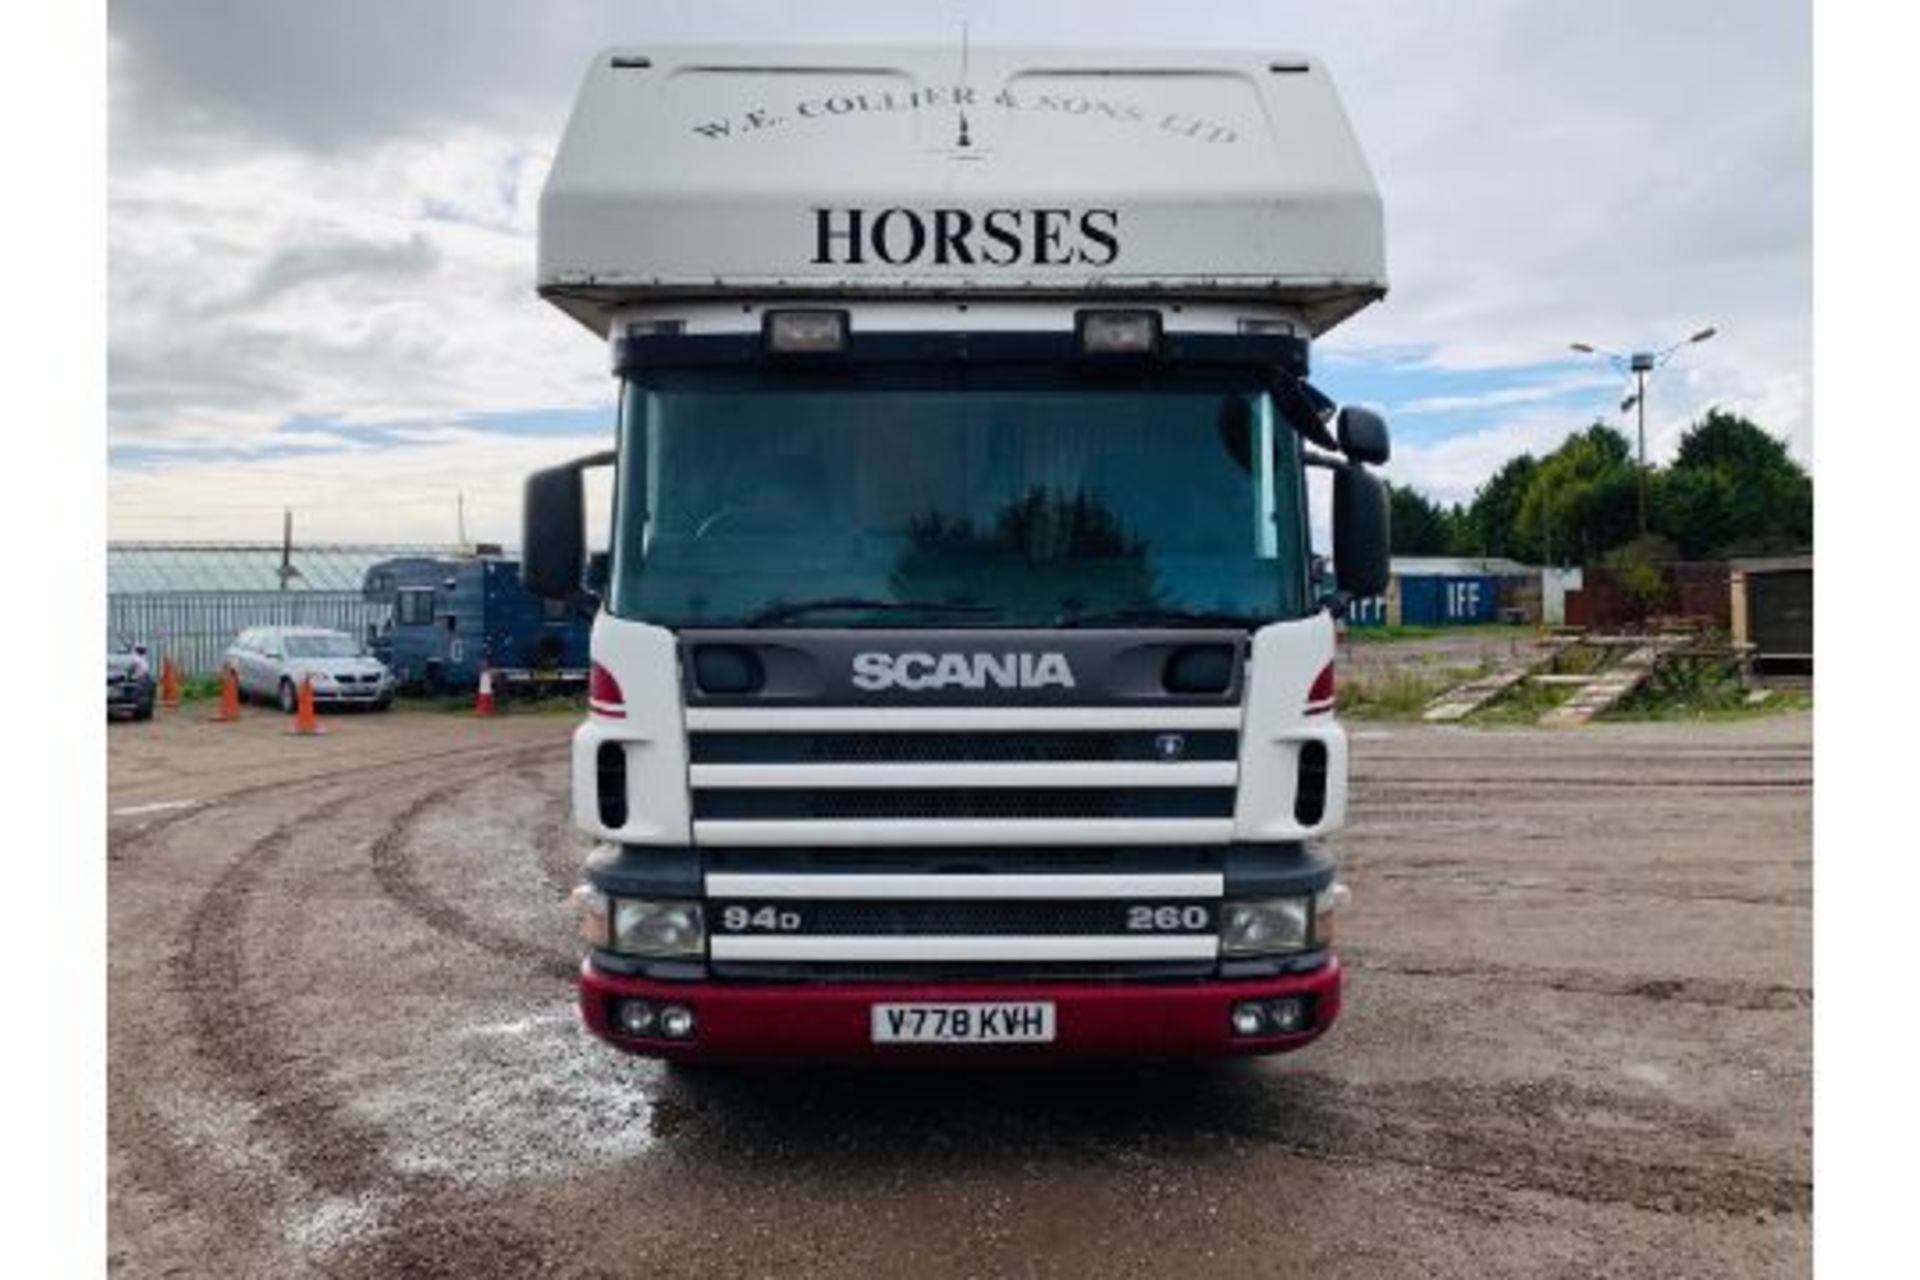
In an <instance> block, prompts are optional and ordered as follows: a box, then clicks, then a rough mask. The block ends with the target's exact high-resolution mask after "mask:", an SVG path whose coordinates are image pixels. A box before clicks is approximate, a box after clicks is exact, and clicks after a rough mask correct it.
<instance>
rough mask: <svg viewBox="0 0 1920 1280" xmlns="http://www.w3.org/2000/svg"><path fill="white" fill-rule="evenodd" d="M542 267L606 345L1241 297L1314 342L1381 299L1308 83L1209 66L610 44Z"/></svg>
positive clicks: (1254, 58)
mask: <svg viewBox="0 0 1920 1280" xmlns="http://www.w3.org/2000/svg"><path fill="white" fill-rule="evenodd" d="M856 218H857V220H858V225H857V226H856V225H854V222H855V219H856ZM539 252H540V260H539V288H540V292H541V293H542V294H543V295H544V296H545V297H547V298H548V299H550V300H551V301H553V302H554V303H556V304H557V305H559V306H560V307H561V308H563V309H564V310H566V311H567V312H568V313H569V314H571V315H573V316H574V317H576V318H577V319H579V320H580V321H581V322H582V323H584V324H586V325H587V326H588V327H590V328H592V329H594V330H596V331H597V332H599V333H601V334H603V335H604V334H606V333H607V331H608V328H609V325H610V323H611V319H612V316H613V313H614V312H615V310H616V309H618V308H619V307H621V306H622V305H623V304H632V303H639V302H646V301H655V300H661V299H665V298H676V299H678V298H693V297H702V296H705V297H720V296H731V297H738V296H740V295H753V296H756V297H780V296H783V295H793V294H824V295H832V296H838V297H845V296H847V295H848V294H870V295H909V296H929V295H931V296H939V295H951V294H967V295H973V296H979V295H981V294H982V293H1002V292H1004V293H1005V294H1007V295H1010V296H1035V295H1047V294H1054V295H1069V294H1070V295H1073V296H1075V297H1080V298H1085V297H1088V296H1089V295H1094V294H1116V293H1117V294H1130V295H1138V296H1142V297H1148V296H1155V295H1160V296H1166V295H1177V296H1179V297H1182V298H1190V299H1199V298H1205V297H1217V298H1220V299H1223V300H1224V299H1235V300H1240V301H1258V302H1262V303H1265V304H1267V305H1268V306H1279V307H1282V308H1284V309H1286V310H1287V311H1289V312H1292V313H1293V314H1295V315H1296V316H1297V317H1298V320H1299V323H1300V324H1301V326H1302V327H1303V331H1304V332H1305V333H1306V334H1312V335H1317V334H1319V333H1322V332H1324V331H1326V330H1327V329H1329V328H1331V327H1332V326H1333V325H1335V324H1337V323H1339V322H1340V321H1341V320H1343V319H1345V318H1346V317H1347V316H1349V315H1351V314H1353V313H1354V312H1355V311H1358V310H1359V309H1360V308H1362V307H1364V306H1366V305H1367V304H1368V303H1370V302H1372V301H1374V300H1375V299H1377V298H1379V297H1381V296H1382V295H1383V294H1384V293H1385V290H1386V266H1385V254H1384V249H1383V245H1382V231H1381V211H1380V196H1379V193H1378V191H1377V190H1376V189H1375V186H1374V182H1373V177H1372V175H1371V174H1370V173H1369V172H1368V169H1367V166H1366V162H1365V160H1364V159H1363V158H1362V156H1361V153H1360V148H1359V145H1358V143H1357V142H1356V141H1355V139H1354V136H1353V131H1352V129H1351V128H1350V127H1349V125H1348V123H1347V118H1346V115H1345V113H1344V111H1343V110H1342V108H1341V105H1340V100H1339V97H1338V95H1337V94H1336V93H1335V90H1334V86H1333V83H1332V80H1331V78H1330V77H1329V76H1328V74H1327V72H1326V70H1325V68H1323V67H1322V66H1321V65H1320V63H1318V62H1317V61H1315V60H1314V59H1312V58H1309V57H1302V56H1297V55H1292V54H1272V53H1258V54H1256V53H1240V52H1223V51H1217V50H1216V51H1192V52H1179V53H1165V52H1146V51H1141V50H1091V51H1089V50H1078V49H1076V50H1065V49H1045V48H974V49H970V50H965V51H964V52H963V50H962V49H961V47H960V45H959V43H958V42H956V43H955V45H954V47H953V48H951V49H941V48H935V47H927V46H921V47H903V48H889V47H886V46H877V45H876V46H846V47H836V46H817V47H816V46H791V45H788V46H777V47H764V48H755V47H750V46H748V47H741V46H726V47H701V46H685V47H656V46H648V47H644V48H631V49H627V48H621V49H612V50H608V51H606V52H605V53H603V54H601V55H600V56H599V57H597V58H595V59H594V61H593V64H592V67H591V68H590V70H589V71H588V73H587V78H586V81H585V84H584V85H583V87H582V89H581V94H580V99H579V103H578V105H577V107H576V109H575V111H574V114H573V117H572V120H571V122H570V123H569V125H568V127H567V130H566V134H565V136H564V138H563V139H562V141H561V144H560V149H559V152H558V154H557V156H556V157H555V160H554V164H553V168H552V171H551V174H550V175H549V178H548V181H547V187H546V191H545V194H544V196H543V198H542V201H541V207H540V250H539Z"/></svg>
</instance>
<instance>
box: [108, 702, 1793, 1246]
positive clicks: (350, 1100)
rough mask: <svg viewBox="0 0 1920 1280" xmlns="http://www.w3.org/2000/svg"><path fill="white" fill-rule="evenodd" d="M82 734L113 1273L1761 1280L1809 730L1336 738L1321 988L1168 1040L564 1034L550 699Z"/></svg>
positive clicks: (191, 721) (1786, 1190)
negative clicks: (91, 744) (1295, 1007)
mask: <svg viewBox="0 0 1920 1280" xmlns="http://www.w3.org/2000/svg"><path fill="white" fill-rule="evenodd" d="M203 715H204V713H203V712H200V711H188V712H183V713H173V714H171V715H169V714H168V713H165V712H163V713H162V718H161V719H160V720H159V721H157V722H156V723H154V724H150V725H114V726H112V727H111V729H110V732H109V739H108V740H109V756H110V793H109V800H108V804H109V810H110V814H111V816H110V819H109V831H110V844H109V851H108V858H109V862H110V867H109V886H110V887H109V897H110V901H109V930H110V942H111V950H112V954H111V958H110V969H109V973H110V979H109V981H110V990H109V1014H110V1033H109V1098H110V1107H109V1130H110V1139H109V1140H110V1153H109V1179H110V1247H111V1258H112V1263H113V1266H114V1269H115V1270H116V1271H118V1272H120V1273H122V1274H126V1275H130V1276H131V1275H140V1276H147V1275H183V1276H184V1275H193V1276H198V1275H257V1276H268V1275H271V1276H276V1277H277V1276H299V1275H326V1276H335V1275H338V1276H349V1277H351V1276H369V1277H371V1276H383V1277H384V1276H395V1275H438V1274H447V1275H461V1276H468V1277H481V1276H515V1277H518V1276H533V1275H560V1276H621V1275H630V1274H652V1275H660V1276H682V1275H684V1276H696V1275H697V1276H711V1275H748V1276H759V1275H766V1276H772V1275H789V1276H792V1275H814V1274H821V1275H840V1274H849V1275H862V1274H864V1275H907V1274H910V1275H956V1276H957V1275H969V1276H977V1275H1022V1276H1055V1275H1057V1276H1084V1275H1092V1274H1102V1275H1158V1276H1164V1275H1182V1274H1201V1273H1207V1274H1213V1273H1219V1272H1225V1273H1229V1274H1231V1273H1239V1274H1257V1275H1282V1274H1314V1275H1322V1276H1364V1277H1373V1276H1399V1275H1405V1276H1474V1277H1484V1276H1526V1277H1539V1276H1582V1277H1585V1276H1595V1275H1635V1276H1638V1275H1646V1276H1663V1277H1666V1276H1676V1275H1686V1276H1703V1275H1715V1276H1719V1275H1738V1276H1768V1275H1802V1274H1805V1273H1806V1272H1807V1271H1808V1269H1809V1265H1810V1263H1809V1247H1810V1239H1809V1237H1810V1227H1809V1213H1810V1208H1811V1201H1812V1183H1811V1177H1812V1175H1811V1163H1810V1147H1811V1131H1810V1124H1811V1110H1810V1108H1811V1035H1812V989H1811V954H1810V945H1811V932H1812V919H1811V911H1810V896H1811V851H1810V850H1811V812H1810V810H1811V792H1810V782H1811V773H1812V747H1811V737H1812V732H1811V723H1810V719H1809V718H1808V717H1805V716H1779V717H1772V718H1767V719H1762V720H1756V721H1751V722H1745V723H1739V724H1724V725H1706V726H1692V725H1645V726H1642V725H1603V726H1595V727H1592V728H1589V729H1585V730H1579V731H1572V732H1567V731H1562V732H1557V733H1554V732H1545V731H1538V730H1511V731H1492V730H1460V729H1455V730H1442V729H1427V728H1398V727H1396V728H1393V729H1381V728H1372V727H1364V726H1363V727H1359V728H1357V729H1356V730H1355V743H1354V748H1355V780H1354V782H1355V803H1354V811H1353V825H1352V827H1351V829H1350V830H1349V831H1348V832H1347V833H1346V834H1345V835H1344V837H1343V838H1342V839H1341V840H1340V841H1339V842H1338V846H1337V848H1338V851H1339V852H1340V854H1341V856H1342V859H1343V862H1344V866H1345V876H1346V879H1347V880H1348V881H1349V882H1350V883H1351V884H1352V886H1353V888H1354V895H1355V896H1354V902H1353V905H1352V908H1351V909H1350V911H1349V913H1348V914H1347V915H1346V916H1345V917H1344V918H1343V920H1342V923H1341V929H1342V939H1343V941H1342V950H1343V955H1344V958H1345V960H1346V962H1347V965H1348V975H1349V976H1348V987H1347V1012H1346V1014H1345V1016H1344V1017H1343V1018H1342V1020H1341V1022H1340V1023H1339V1024H1338V1025H1337V1026H1336V1027H1335V1028H1334V1030H1333V1031H1332V1032H1331V1033H1329V1035H1328V1036H1327V1037H1326V1039H1324V1040H1322V1041H1321V1042H1319V1043H1318V1044H1317V1045H1315V1046H1313V1047H1311V1048H1309V1049H1308V1050H1306V1051H1304V1052H1302V1053H1299V1054H1295V1055H1292V1056H1290V1057H1283V1058H1279V1059H1273V1060H1268V1061H1263V1062H1258V1063H1242V1064H1233V1065H1227V1066H1220V1067H1206V1068H1184V1069H1166V1068H1158V1069H1145V1068H1141V1069H1114V1068H1107V1069H1101V1070H1097V1071H1096V1070H1085V1069H1060V1070H1051V1071H1035V1072H1002V1073H994V1074H987V1073H975V1072H964V1073H963V1072H933V1073H921V1074H887V1073H871V1072H847V1071H778V1072H774V1071H765V1070H761V1071H751V1072H749V1071H718V1072H708V1073H698V1074H684V1073H678V1072H674V1071H669V1070H666V1069H664V1068H662V1067H660V1066H659V1065H657V1064H653V1063H650V1062H645V1061H641V1060H637V1059H631V1058H627V1057H624V1056H622V1055H620V1054H617V1053H615V1052H613V1051H611V1050H608V1049H604V1048H602V1047H601V1046H599V1045H598V1044H597V1043H596V1042H593V1041H591V1040H590V1039H589V1038H588V1037H586V1035H585V1034H584V1033H583V1032H582V1031H580V1030H579V1029H578V1027H577V1025H576V1023H575V1020H574V1015H573V1010H572V1000H571V995H572V993H571V988H570V984H569V981H568V975H569V973H570V971H571V969H572V967H573V963H574V954H575V953H574V950H573V947H572V944H571V940H570V920H569V918H568V914H567V911H566V909H565V904H564V897H565V893H566V891H567V889H568V888H569V887H570V885H571V883H572V879H573V868H574V866H575V865H576V864H577V861H578V859H579V857H580V856H581V854H582V853H583V851H584V849H583V844H582V841H581V840H580V838H579V837H578V836H577V835H576V834H575V833H574V832H573V831H572V830H571V828H570V827H569V825H568V823H567V818H566V812H565V778H566V757H565V739H566V734H567V732H568V729H569V728H570V722H569V721H567V720H566V719H564V718H557V717H553V716H546V715H538V716H534V715H529V716H516V717H506V718H502V719H497V720H492V721H476V720H471V719H467V718H465V717H460V716H451V715H444V714H426V713H412V714H410V713H404V712H399V713H394V714H392V715H388V716H361V717H347V716H341V717H329V718H328V719H327V721H326V727H327V729H328V731H329V732H328V733H327V734H326V736H324V737H321V738H317V739H309V738H296V737H290V736H288V735H287V734H286V733H285V722H284V721H282V720H280V719H279V717H277V716H273V715H270V714H267V713H262V712H257V711H250V713H249V715H248V716H247V718H246V719H245V720H243V721H242V722H241V723H239V724H237V725H213V724H209V723H206V722H205V720H204V719H203V718H202V717H203Z"/></svg>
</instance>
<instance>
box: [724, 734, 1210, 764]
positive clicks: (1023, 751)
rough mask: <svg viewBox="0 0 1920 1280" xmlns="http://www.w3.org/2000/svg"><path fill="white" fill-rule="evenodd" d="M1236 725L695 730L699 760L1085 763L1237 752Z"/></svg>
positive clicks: (1192, 757)
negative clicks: (892, 730) (997, 729)
mask: <svg viewBox="0 0 1920 1280" xmlns="http://www.w3.org/2000/svg"><path fill="white" fill-rule="evenodd" d="M1239 737H1240V735H1239V734H1237V733H1235V732H1233V731H1232V730H1230V729H1194V730H1187V731H1184V732H1182V731H1170V732H1153V731H1149V730H1142V729H1106V730H1099V729H1096V730H1078V731H1076V730H1061V729H1054V730H1017V731H1009V732H1004V733H965V732H955V731H948V732H901V733H878V732H864V733H863V732H844V733H841V732H833V733H694V734H693V735H691V737H690V740H689V748H690V751H691V761H692V763H694V764H928V763H941V764H1000V763H1007V764H1078V763H1090V762H1106V761H1114V762H1122V761H1132V762H1138V761H1151V760H1167V759H1178V760H1233V759H1235V758H1236V757H1237V756H1238V755H1239V750H1240V743H1239Z"/></svg>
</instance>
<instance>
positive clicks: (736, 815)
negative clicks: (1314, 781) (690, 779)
mask: <svg viewBox="0 0 1920 1280" xmlns="http://www.w3.org/2000/svg"><path fill="white" fill-rule="evenodd" d="M693 816H694V818H695V819H696V820H709V821H712V820H726V819H732V820H743V819H744V820H750V821H751V820H762V821H765V820H780V819H787V820H796V819H798V820H805V819H850V820H856V821H857V820H862V819H866V820H884V819H889V818H899V819H913V818H931V819H968V818H1003V819H1019V818H1228V817H1232V816H1233V788H1232V787H1113V788H1095V787H900V788H843V789H839V790H832V789H818V788H814V789H800V788H774V787H766V788H751V789H740V790H724V789H709V790H703V791H698V792H695V793H694V797H693Z"/></svg>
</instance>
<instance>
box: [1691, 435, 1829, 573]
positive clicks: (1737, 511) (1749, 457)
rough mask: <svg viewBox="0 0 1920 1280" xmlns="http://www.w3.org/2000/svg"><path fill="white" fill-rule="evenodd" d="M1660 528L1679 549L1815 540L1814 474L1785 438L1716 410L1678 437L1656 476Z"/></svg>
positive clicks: (1727, 551)
mask: <svg viewBox="0 0 1920 1280" xmlns="http://www.w3.org/2000/svg"><path fill="white" fill-rule="evenodd" d="M1656 498H1657V501H1656V502H1655V506H1654V517H1655V527H1656V528H1657V529H1659V531H1660V532H1661V533H1664V534H1665V535H1666V536H1667V537H1669V538H1671V539H1672V540H1673V541H1674V543H1675V544H1677V545H1678V546H1679V548H1680V552H1681V554H1682V555H1685V556H1689V557H1712V556H1725V555H1739V554H1743V553H1757V552H1769V551H1792V550H1800V549H1802V548H1805V547H1810V546H1812V545H1813V480H1812V478H1811V477H1810V476H1808V475H1807V473H1806V470H1805V468H1803V467H1801V465H1800V464H1799V463H1797V462H1795V461H1794V460H1793V457H1792V455H1791V454H1789V453H1788V452H1787V446H1786V443H1785V442H1784V441H1782V440H1778V439H1775V438H1774V437H1773V436H1770V435H1768V434H1767V433H1766V432H1765V431H1763V430H1761V429H1760V428H1759V427H1758V426H1756V425H1754V424H1753V423H1752V422H1750V421H1748V420H1747V419H1746V418H1743V417H1741V416H1739V415H1738V414H1732V413H1723V412H1721V411H1720V410H1718V409H1715V410H1711V411H1709V412H1708V414H1707V416H1706V417H1704V418H1702V419H1701V420H1700V421H1699V422H1696V423H1695V424H1694V425H1693V426H1692V427H1690V428H1688V430H1687V433H1686V434H1685V435H1684V436H1682V437H1681V438H1680V449H1679V452H1678V454H1677V456H1676V457H1675V458H1674V462H1673V465H1672V466H1671V467H1668V468H1667V469H1666V471H1665V472H1664V473H1663V474H1662V475H1661V476H1660V477H1659V483H1658V486H1657V489H1656Z"/></svg>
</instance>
